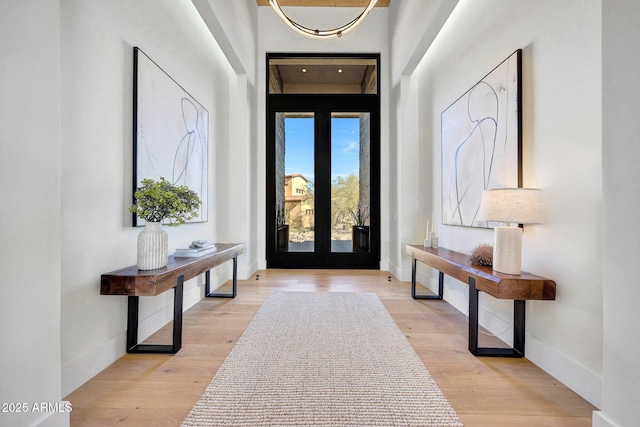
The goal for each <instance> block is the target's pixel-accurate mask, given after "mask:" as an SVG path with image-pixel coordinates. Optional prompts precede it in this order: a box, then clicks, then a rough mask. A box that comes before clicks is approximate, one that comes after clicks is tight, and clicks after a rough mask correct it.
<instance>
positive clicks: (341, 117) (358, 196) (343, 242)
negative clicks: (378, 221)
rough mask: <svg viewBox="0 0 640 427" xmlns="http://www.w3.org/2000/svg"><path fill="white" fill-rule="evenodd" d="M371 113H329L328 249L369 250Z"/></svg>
mask: <svg viewBox="0 0 640 427" xmlns="http://www.w3.org/2000/svg"><path fill="white" fill-rule="evenodd" d="M369 127H370V114H369V113H357V112H355V113H354V112H349V113H337V112H333V113H331V252H369V250H370V237H369V234H370V233H369V213H370V200H369V194H370V192H369V187H370V185H369V184H370V182H369V181H370V177H369V169H370V168H369V164H370V141H369V138H370V131H369Z"/></svg>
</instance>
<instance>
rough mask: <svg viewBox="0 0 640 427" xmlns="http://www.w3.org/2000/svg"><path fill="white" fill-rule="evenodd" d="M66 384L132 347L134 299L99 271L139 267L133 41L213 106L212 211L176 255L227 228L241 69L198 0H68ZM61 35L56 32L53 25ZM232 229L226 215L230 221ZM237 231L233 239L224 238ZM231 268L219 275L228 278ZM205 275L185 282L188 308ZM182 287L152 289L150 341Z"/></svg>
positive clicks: (175, 242)
mask: <svg viewBox="0 0 640 427" xmlns="http://www.w3.org/2000/svg"><path fill="white" fill-rule="evenodd" d="M60 4H61V57H60V63H61V71H62V73H61V76H62V77H61V92H62V96H61V111H62V114H61V136H62V159H61V170H62V196H61V202H62V233H61V234H62V301H61V307H62V312H61V331H62V337H61V339H62V390H63V395H65V394H66V393H69V392H71V391H72V390H74V389H75V388H77V387H78V386H79V385H81V384H82V383H84V382H85V381H87V380H88V379H89V378H91V376H93V375H94V374H96V373H98V372H99V371H100V370H102V369H103V368H104V367H106V366H108V365H109V364H110V363H112V362H113V361H115V360H116V359H117V358H118V357H120V356H121V355H122V354H124V351H125V348H124V347H125V332H126V304H127V301H126V300H127V299H126V297H119V296H101V295H100V294H99V292H100V274H102V273H105V272H108V271H111V270H114V269H117V268H121V267H125V266H128V265H132V264H135V262H136V238H137V235H138V233H139V231H140V229H136V228H132V227H131V219H130V214H129V213H128V212H127V208H128V206H129V205H130V203H131V191H132V190H131V188H132V150H133V145H132V144H133V143H132V121H133V119H132V82H133V47H134V46H138V47H140V48H141V49H142V50H143V51H144V52H145V53H146V54H147V55H148V56H149V57H150V58H151V59H153V60H154V61H155V62H156V63H157V64H158V65H159V66H160V67H162V68H163V69H164V71H166V72H167V73H168V74H169V75H170V76H171V77H172V78H173V79H174V80H176V81H177V82H178V83H180V85H181V86H182V87H183V88H184V89H185V90H187V91H188V92H189V93H190V94H191V95H192V96H193V97H194V98H196V99H197V100H198V101H199V102H200V103H201V104H202V105H203V106H204V107H205V108H206V109H207V110H208V111H209V177H210V179H209V194H208V198H209V220H208V222H206V223H198V224H185V225H182V226H180V227H178V228H174V227H167V231H168V232H169V252H170V253H171V252H172V251H173V250H174V249H175V247H176V246H182V245H185V244H188V243H190V242H191V241H192V240H194V239H197V238H206V239H211V240H215V239H217V238H218V236H219V235H220V234H221V233H220V232H219V231H218V230H219V229H218V222H219V221H221V217H223V216H224V215H225V214H224V213H223V214H222V215H221V212H225V211H224V210H223V209H221V206H226V205H227V204H228V199H229V198H231V197H233V195H229V194H227V193H225V192H224V189H225V188H226V182H223V181H222V177H221V176H220V174H219V171H218V170H217V165H218V164H219V161H220V160H219V159H220V157H221V156H222V157H224V156H227V155H228V152H229V149H228V146H229V144H230V141H229V139H230V135H232V134H233V133H232V132H231V131H230V129H229V123H230V120H229V116H230V114H231V113H230V105H235V102H233V103H232V102H231V99H236V98H238V97H239V95H238V93H237V92H238V83H237V77H236V75H235V74H234V73H233V70H232V69H231V66H230V65H229V62H228V61H227V60H226V58H225V57H224V55H223V54H222V52H221V50H220V48H219V47H218V45H217V44H216V43H215V41H214V40H213V38H212V36H211V34H210V32H209V30H208V29H207V28H206V26H205V25H204V23H203V22H202V20H201V18H200V16H199V14H198V12H197V11H196V9H195V7H194V5H193V4H192V3H191V2H190V1H189V0H180V1H175V0H163V1H157V0H140V1H136V2H129V1H126V0H99V1H98V0H96V1H91V2H86V1H82V0H62V1H61V3H60ZM54 36H55V34H54ZM223 225H225V226H226V223H224V222H223ZM224 237H226V236H224ZM229 272H230V268H229V267H228V266H224V267H220V268H218V269H215V270H214V271H213V272H212V280H213V281H214V284H216V282H218V283H219V282H221V281H224V280H226V279H227V278H228V277H230V276H229ZM202 284H203V278H202V277H200V278H196V279H193V280H191V281H189V282H187V283H186V284H185V291H184V297H185V300H184V303H185V307H184V308H185V310H186V309H187V308H189V307H190V306H191V305H193V304H194V303H195V302H197V301H198V300H199V299H200V298H201V296H202V292H203V290H202ZM172 306H173V293H172V292H166V293H164V294H162V295H160V296H158V297H153V298H142V299H141V308H140V335H141V337H140V339H143V338H144V337H145V336H146V335H149V334H150V333H152V332H154V331H155V330H157V329H158V328H159V327H161V326H162V325H164V324H165V323H166V322H168V321H169V320H170V319H171V318H172Z"/></svg>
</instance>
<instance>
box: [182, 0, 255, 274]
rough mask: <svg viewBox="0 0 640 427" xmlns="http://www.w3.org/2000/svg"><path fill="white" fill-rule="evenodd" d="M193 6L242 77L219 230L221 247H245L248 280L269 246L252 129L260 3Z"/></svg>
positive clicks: (223, 175)
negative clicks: (261, 237)
mask: <svg viewBox="0 0 640 427" xmlns="http://www.w3.org/2000/svg"><path fill="white" fill-rule="evenodd" d="M192 3H193V4H194V6H195V7H196V9H197V10H198V13H199V14H200V16H201V19H202V20H203V22H204V23H205V25H206V26H207V28H208V29H209V31H210V32H211V34H212V36H213V37H214V39H215V40H216V42H217V44H218V45H219V46H220V49H221V50H222V52H223V54H224V56H225V57H226V59H227V60H228V61H229V64H230V65H231V67H232V68H233V71H234V72H235V73H236V74H237V76H236V79H235V80H236V81H235V82H233V84H234V87H233V89H232V91H233V92H234V93H235V94H236V96H233V97H231V98H230V100H229V101H230V102H229V105H228V108H229V129H228V131H229V134H228V135H227V139H228V140H229V141H232V143H231V144H230V145H229V146H228V147H227V149H225V150H224V151H223V152H220V153H219V154H220V155H219V157H218V158H217V162H216V175H217V176H218V179H219V181H220V182H224V183H225V185H224V186H220V187H218V192H219V196H220V197H221V200H222V201H221V205H220V206H221V207H222V209H220V210H218V215H219V221H218V230H219V231H220V235H219V240H220V241H227V242H243V243H244V244H245V253H244V255H243V256H241V257H240V258H239V259H238V277H239V278H240V279H246V278H248V277H249V276H251V275H252V274H253V273H254V272H255V271H256V270H257V269H258V264H259V260H258V257H259V255H260V254H259V248H260V247H263V246H264V242H262V244H261V243H260V242H259V241H258V233H259V231H258V230H259V229H260V227H262V226H263V224H264V221H263V220H262V217H259V211H258V210H257V209H256V208H255V206H256V205H257V204H258V201H257V200H258V188H260V187H263V186H264V175H259V174H258V168H257V161H258V159H257V158H256V156H255V155H253V153H255V152H256V151H257V150H258V145H257V144H258V142H257V129H256V127H255V126H252V124H253V123H254V122H255V120H256V113H255V112H256V109H257V107H256V105H257V104H256V103H257V98H258V96H257V92H258V88H257V87H256V76H257V74H256V72H257V62H258V56H257V52H256V49H257V37H258V31H257V28H258V8H257V7H256V3H255V1H254V0H242V1H240V0H238V1H233V2H229V1H226V0H192ZM238 23H242V25H238ZM230 147H232V149H230ZM260 194H262V193H260ZM262 256H263V258H262V259H264V254H262Z"/></svg>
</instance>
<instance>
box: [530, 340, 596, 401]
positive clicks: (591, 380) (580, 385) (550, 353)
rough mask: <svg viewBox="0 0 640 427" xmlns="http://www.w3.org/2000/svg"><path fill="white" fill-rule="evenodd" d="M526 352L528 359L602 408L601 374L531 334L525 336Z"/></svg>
mask: <svg viewBox="0 0 640 427" xmlns="http://www.w3.org/2000/svg"><path fill="white" fill-rule="evenodd" d="M525 354H526V357H527V359H529V360H530V361H531V362H533V363H535V364H536V365H537V366H539V367H540V368H541V369H542V370H544V371H545V372H547V373H548V374H549V375H551V376H552V377H554V378H556V379H558V380H559V381H560V382H561V383H562V384H564V385H566V386H567V387H569V388H570V389H571V390H573V391H575V392H576V393H578V394H579V395H580V396H581V397H582V398H583V399H585V400H586V401H588V402H589V403H591V404H592V405H593V406H595V407H596V408H600V405H601V404H602V378H601V377H600V376H599V375H597V374H595V373H594V372H591V371H590V370H588V369H586V368H585V367H583V366H581V365H579V364H578V363H576V362H575V361H574V360H571V359H569V358H568V357H566V356H565V355H564V354H562V353H560V352H558V351H556V350H555V349H554V348H552V347H549V346H547V345H546V344H544V343H542V342H540V341H538V340H537V339H535V338H533V337H531V336H530V335H527V336H526V338H525Z"/></svg>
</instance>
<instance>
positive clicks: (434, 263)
mask: <svg viewBox="0 0 640 427" xmlns="http://www.w3.org/2000/svg"><path fill="white" fill-rule="evenodd" d="M406 253H407V255H410V256H411V257H412V269H411V296H412V297H413V298H414V299H442V291H443V280H444V275H445V274H446V275H448V276H451V277H453V278H455V279H458V280H460V281H462V282H467V283H468V284H469V351H470V352H471V353H473V354H474V355H475V356H507V357H524V335H525V317H526V316H525V301H526V300H555V299H556V283H555V282H554V281H553V280H549V279H545V278H544V277H539V276H535V275H533V274H529V273H526V272H522V274H520V275H511V274H503V273H498V272H497V271H493V269H492V268H491V267H485V266H478V265H471V264H470V263H469V255H466V254H462V253H460V252H454V251H450V250H448V249H444V248H425V247H424V246H422V245H407V248H406ZM417 261H420V262H423V263H425V264H426V265H428V266H430V267H433V268H435V269H436V270H438V271H439V273H440V277H439V292H438V295H416V263H417ZM481 291H482V292H485V293H487V294H489V295H491V296H493V297H494V298H499V299H509V300H513V309H514V316H513V317H514V319H513V323H514V325H513V348H488V347H484V348H479V347H478V294H479V292H481Z"/></svg>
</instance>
